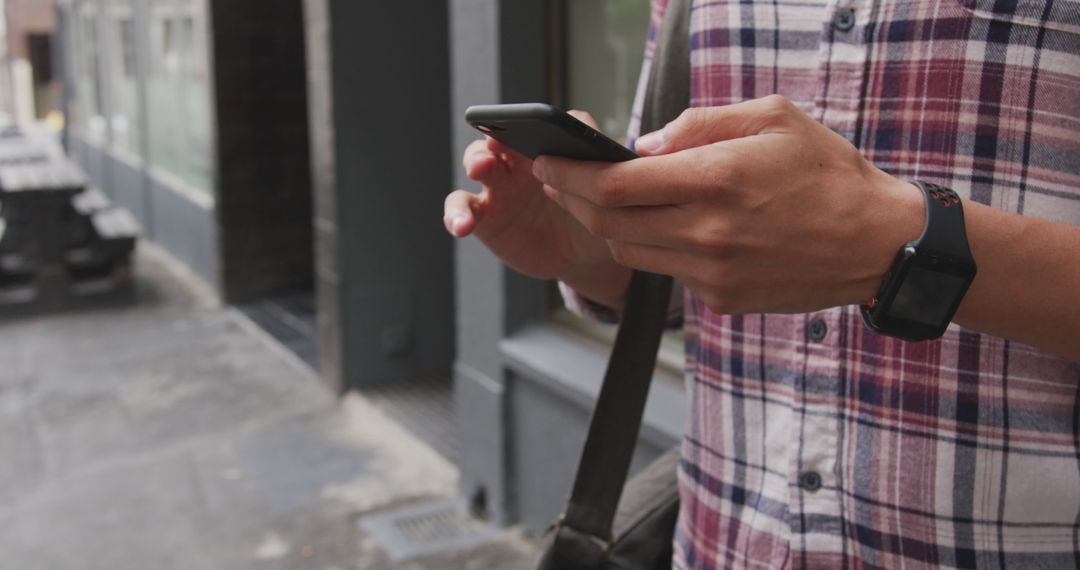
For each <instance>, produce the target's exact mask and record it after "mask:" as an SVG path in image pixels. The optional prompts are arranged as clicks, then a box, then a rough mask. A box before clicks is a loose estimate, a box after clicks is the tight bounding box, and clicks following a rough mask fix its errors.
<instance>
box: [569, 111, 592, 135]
mask: <svg viewBox="0 0 1080 570" xmlns="http://www.w3.org/2000/svg"><path fill="white" fill-rule="evenodd" d="M566 114H568V115H570V116H571V117H573V118H575V119H577V120H579V121H581V122H582V123H585V124H586V125H589V126H590V127H592V128H594V129H596V130H600V123H597V122H596V119H595V118H593V116H592V115H591V114H589V112H588V111H579V110H577V109H570V110H569V111H567V112H566Z"/></svg>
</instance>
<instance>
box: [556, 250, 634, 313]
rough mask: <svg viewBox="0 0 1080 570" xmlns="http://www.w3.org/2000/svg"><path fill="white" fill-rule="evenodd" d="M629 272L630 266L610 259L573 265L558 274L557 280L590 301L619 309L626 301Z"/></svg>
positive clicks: (630, 271)
mask: <svg viewBox="0 0 1080 570" xmlns="http://www.w3.org/2000/svg"><path fill="white" fill-rule="evenodd" d="M631 273H632V270H631V269H630V268H628V267H624V266H622V265H619V264H618V263H615V262H614V261H613V260H611V261H607V262H603V263H598V264H595V265H585V266H578V267H575V268H574V269H573V270H572V271H571V272H570V273H568V274H566V275H563V276H560V277H559V281H562V282H563V283H565V284H567V285H569V286H570V288H572V289H573V290H574V291H575V292H577V293H578V294H580V295H582V296H584V297H586V298H588V299H589V300H591V301H594V302H596V303H599V304H601V305H604V306H606V307H609V308H611V309H614V310H616V311H621V310H622V309H623V304H624V303H625V302H626V290H627V288H628V287H629V286H630V274H631Z"/></svg>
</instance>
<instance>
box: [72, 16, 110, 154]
mask: <svg viewBox="0 0 1080 570" xmlns="http://www.w3.org/2000/svg"><path fill="white" fill-rule="evenodd" d="M73 20H74V21H73V22H72V37H73V42H72V44H73V45H72V58H71V61H72V62H73V63H74V64H75V98H76V100H75V104H74V105H73V108H74V111H75V114H76V120H75V124H76V125H78V126H79V127H80V128H81V130H82V134H83V137H84V138H85V139H86V140H88V141H91V142H94V143H98V144H104V143H105V140H106V130H107V128H108V123H107V120H106V118H105V113H104V109H103V103H104V99H105V97H104V93H103V85H102V83H101V73H100V71H101V62H100V60H99V59H98V53H99V51H100V49H99V47H100V46H99V44H98V27H99V25H98V24H99V23H98V11H97V7H96V4H95V3H94V2H91V1H88V0H82V1H80V2H78V4H76V6H75V10H74V18H73Z"/></svg>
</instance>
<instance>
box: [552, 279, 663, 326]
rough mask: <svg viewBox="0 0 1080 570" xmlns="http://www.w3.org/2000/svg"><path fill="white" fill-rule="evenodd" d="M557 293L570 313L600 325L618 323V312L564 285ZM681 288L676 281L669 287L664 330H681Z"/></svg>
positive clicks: (561, 284) (562, 284)
mask: <svg viewBox="0 0 1080 570" xmlns="http://www.w3.org/2000/svg"><path fill="white" fill-rule="evenodd" d="M559 293H561V294H562V298H563V303H564V304H565V305H566V308H567V309H569V310H570V312H571V313H574V314H575V315H578V316H579V317H584V318H586V319H591V320H594V321H598V322H601V323H608V324H615V323H618V322H619V317H620V316H621V315H620V314H619V311H617V310H615V309H612V308H611V307H608V306H607V305H601V304H600V303H597V302H596V301H593V300H592V299H589V298H588V297H586V296H584V295H582V294H580V293H578V292H577V291H575V290H574V289H573V287H570V286H569V285H567V284H566V283H563V282H562V281H560V282H559ZM683 294H684V291H683V286H682V283H679V282H678V281H676V282H675V283H674V284H673V285H672V287H671V300H670V301H668V309H667V317H666V321H665V323H664V328H667V329H678V328H682V322H683Z"/></svg>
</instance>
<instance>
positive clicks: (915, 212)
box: [855, 169, 926, 303]
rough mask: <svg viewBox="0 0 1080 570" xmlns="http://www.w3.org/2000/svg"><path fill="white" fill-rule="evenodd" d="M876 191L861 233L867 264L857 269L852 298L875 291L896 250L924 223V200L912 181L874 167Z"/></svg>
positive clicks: (861, 300) (860, 298) (862, 299)
mask: <svg viewBox="0 0 1080 570" xmlns="http://www.w3.org/2000/svg"><path fill="white" fill-rule="evenodd" d="M873 178H874V180H873V182H872V184H873V186H874V188H876V189H877V191H876V193H875V195H874V196H875V200H874V202H873V206H872V210H873V213H872V215H871V216H870V221H869V222H870V225H869V226H868V229H869V231H867V232H865V233H864V234H863V235H865V236H868V237H869V239H867V240H866V243H867V244H868V247H869V250H868V252H867V253H868V255H867V257H866V266H865V267H864V268H863V269H862V271H860V275H861V276H863V278H862V279H860V280H859V281H858V284H857V286H856V290H857V291H858V293H857V295H856V298H855V302H856V303H865V302H867V301H869V300H870V299H871V298H873V297H874V295H875V294H876V293H877V291H878V288H879V287H880V286H881V283H882V281H883V280H884V279H885V275H886V273H888V271H889V267H890V266H891V265H892V262H893V259H894V258H895V257H896V252H898V251H900V248H902V247H903V246H904V245H905V244H907V243H909V242H911V241H914V240H916V239H918V237H919V234H920V233H922V229H923V226H924V225H925V224H926V204H925V199H924V198H923V195H922V191H920V190H919V187H918V186H916V185H915V184H912V183H911V182H907V181H904V180H900V179H899V178H896V177H893V176H890V175H888V174H886V173H884V172H882V171H880V170H877V169H875V176H874V177H873Z"/></svg>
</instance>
